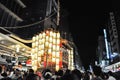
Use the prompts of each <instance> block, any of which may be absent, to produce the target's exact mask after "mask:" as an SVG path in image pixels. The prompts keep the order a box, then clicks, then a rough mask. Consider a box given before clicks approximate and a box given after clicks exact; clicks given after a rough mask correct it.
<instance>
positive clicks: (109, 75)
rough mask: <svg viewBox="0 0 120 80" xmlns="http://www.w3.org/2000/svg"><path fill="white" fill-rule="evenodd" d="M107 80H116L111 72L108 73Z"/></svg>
mask: <svg viewBox="0 0 120 80" xmlns="http://www.w3.org/2000/svg"><path fill="white" fill-rule="evenodd" d="M107 80H116V79H115V77H114V75H113V73H112V72H111V71H109V72H108V79H107Z"/></svg>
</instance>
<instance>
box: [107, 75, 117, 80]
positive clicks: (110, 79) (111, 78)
mask: <svg viewBox="0 0 120 80" xmlns="http://www.w3.org/2000/svg"><path fill="white" fill-rule="evenodd" d="M107 80H116V79H115V78H114V77H113V76H109V78H108V79H107Z"/></svg>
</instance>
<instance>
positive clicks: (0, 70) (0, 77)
mask: <svg viewBox="0 0 120 80" xmlns="http://www.w3.org/2000/svg"><path fill="white" fill-rule="evenodd" d="M1 74H2V66H0V79H2V78H3V76H2V75H1Z"/></svg>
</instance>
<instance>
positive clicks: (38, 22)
mask: <svg viewBox="0 0 120 80" xmlns="http://www.w3.org/2000/svg"><path fill="white" fill-rule="evenodd" d="M54 14H56V12H54V13H53V14H51V15H50V16H48V17H46V18H44V19H43V20H41V21H37V22H35V23H33V24H28V25H23V26H15V27H4V28H6V29H18V28H26V27H31V26H34V25H37V24H40V23H41V22H44V21H46V20H48V19H49V18H51V17H52V16H53V15H54ZM0 28H3V27H0Z"/></svg>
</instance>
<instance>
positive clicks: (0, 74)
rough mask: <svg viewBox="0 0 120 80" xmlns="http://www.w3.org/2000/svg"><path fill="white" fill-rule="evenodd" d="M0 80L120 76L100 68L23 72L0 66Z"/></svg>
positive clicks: (95, 79)
mask: <svg viewBox="0 0 120 80" xmlns="http://www.w3.org/2000/svg"><path fill="white" fill-rule="evenodd" d="M0 80H120V76H119V75H118V73H117V74H116V73H113V72H111V71H109V72H103V71H102V69H101V67H99V66H93V72H90V71H84V72H81V71H80V70H78V69H74V70H69V69H66V70H64V69H60V70H58V71H51V70H50V69H44V70H42V71H39V70H37V71H34V70H33V69H29V70H28V71H23V70H19V69H12V68H11V69H7V68H5V67H4V66H0Z"/></svg>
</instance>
